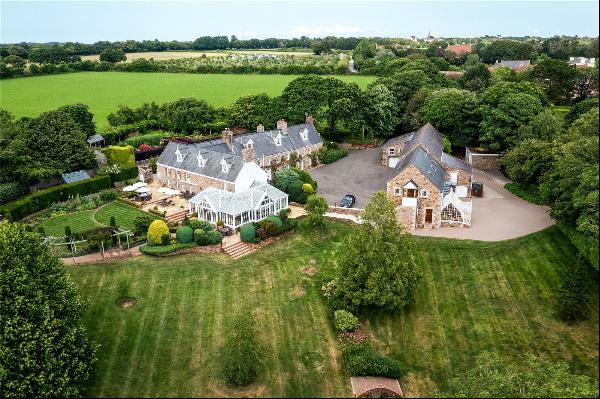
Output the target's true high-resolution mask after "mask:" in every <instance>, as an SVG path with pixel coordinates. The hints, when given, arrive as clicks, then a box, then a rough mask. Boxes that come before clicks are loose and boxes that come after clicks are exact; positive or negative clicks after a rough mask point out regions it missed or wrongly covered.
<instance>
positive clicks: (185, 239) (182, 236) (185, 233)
mask: <svg viewBox="0 0 600 399" xmlns="http://www.w3.org/2000/svg"><path fill="white" fill-rule="evenodd" d="M175 238H176V239H177V241H178V242H180V243H182V244H189V243H190V242H193V241H194V230H192V228H191V227H189V226H181V227H180V228H178V229H177V231H176V232H175Z"/></svg>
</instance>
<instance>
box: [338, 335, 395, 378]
mask: <svg viewBox="0 0 600 399" xmlns="http://www.w3.org/2000/svg"><path fill="white" fill-rule="evenodd" d="M342 356H343V358H344V364H345V366H346V370H347V371H348V374H350V375H351V376H356V377H361V376H372V377H387V378H400V377H401V376H402V374H403V373H404V366H403V365H402V363H400V362H399V361H397V360H395V359H392V358H389V357H385V356H379V355H378V354H377V353H375V352H374V351H373V349H372V348H371V346H370V345H369V344H368V343H366V342H363V343H360V344H358V343H347V344H346V345H344V347H343V348H342Z"/></svg>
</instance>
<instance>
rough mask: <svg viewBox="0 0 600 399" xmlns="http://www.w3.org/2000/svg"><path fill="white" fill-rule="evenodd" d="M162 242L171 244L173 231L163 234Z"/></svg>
mask: <svg viewBox="0 0 600 399" xmlns="http://www.w3.org/2000/svg"><path fill="white" fill-rule="evenodd" d="M160 243H161V245H169V244H171V233H169V234H163V235H162V236H161V237H160Z"/></svg>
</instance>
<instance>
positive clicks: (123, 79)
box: [0, 72, 374, 130]
mask: <svg viewBox="0 0 600 399" xmlns="http://www.w3.org/2000/svg"><path fill="white" fill-rule="evenodd" d="M297 77H298V75H233V74H231V75H228V74H184V73H143V72H140V73H135V72H79V73H68V74H64V75H49V76H35V77H30V78H20V79H9V80H2V81H0V93H1V96H0V107H2V108H5V109H6V110H8V111H10V112H12V113H13V114H14V115H15V116H16V117H22V116H36V115H38V114H40V113H42V112H44V111H49V110H52V109H55V108H57V107H59V106H61V105H65V104H73V103H83V104H87V105H88V106H89V107H90V111H91V112H92V113H93V114H94V121H95V122H96V125H97V126H98V127H99V129H100V130H102V129H104V128H106V127H107V125H108V122H107V120H106V117H107V116H108V114H109V113H110V112H113V111H114V110H116V109H117V106H118V105H119V104H123V105H129V106H139V105H141V104H143V103H144V102H151V101H155V102H157V103H159V104H160V103H164V102H168V101H173V100H175V99H178V98H181V97H197V98H201V99H204V100H206V101H207V102H209V103H210V104H212V105H214V106H217V107H221V106H227V105H230V104H232V103H233V102H234V101H235V100H236V99H237V98H238V97H241V96H245V95H249V94H257V93H267V94H269V95H279V94H280V93H281V92H282V91H283V89H284V88H285V86H286V85H287V84H288V83H289V82H290V81H292V80H293V79H295V78H297ZM337 77H338V78H339V79H341V80H343V81H346V82H355V83H357V84H358V85H359V86H361V87H362V88H364V87H366V86H367V85H368V84H369V83H370V82H371V81H373V80H374V78H373V77H369V76H337Z"/></svg>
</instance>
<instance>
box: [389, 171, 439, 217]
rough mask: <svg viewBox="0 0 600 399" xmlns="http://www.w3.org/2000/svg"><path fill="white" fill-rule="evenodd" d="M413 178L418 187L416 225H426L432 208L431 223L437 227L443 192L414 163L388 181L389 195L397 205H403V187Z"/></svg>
mask: <svg viewBox="0 0 600 399" xmlns="http://www.w3.org/2000/svg"><path fill="white" fill-rule="evenodd" d="M411 180H412V181H413V182H414V183H415V185H416V186H417V188H418V199H417V218H416V227H417V228H419V227H424V226H425V224H426V223H425V216H426V214H427V210H428V209H431V214H432V217H431V225H432V226H433V227H436V228H437V227H440V225H441V207H442V193H441V192H440V190H439V189H438V188H437V187H436V186H435V185H434V184H433V183H432V182H431V181H430V180H429V179H428V178H427V177H425V176H424V175H423V174H422V173H421V171H420V170H419V169H417V168H416V167H415V166H414V165H410V166H409V167H407V168H406V169H404V170H403V171H402V172H401V173H399V174H398V175H397V176H394V177H393V178H392V179H391V180H389V181H388V182H387V193H388V195H389V196H390V197H391V198H392V201H394V203H395V204H396V205H397V206H399V205H402V198H403V195H404V192H403V189H402V187H403V186H404V185H406V184H407V183H408V182H409V181H411ZM424 191H425V192H424ZM427 224H429V223H427Z"/></svg>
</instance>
